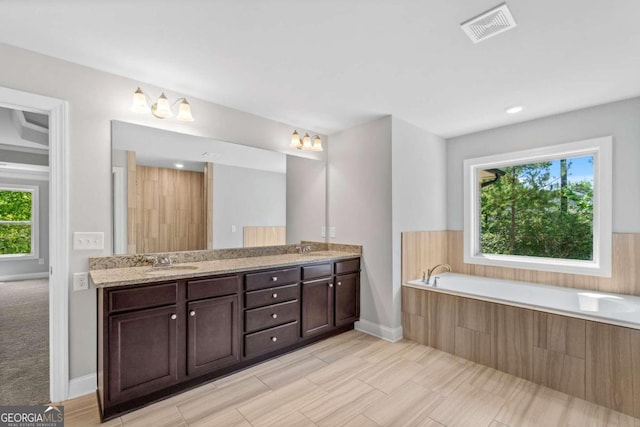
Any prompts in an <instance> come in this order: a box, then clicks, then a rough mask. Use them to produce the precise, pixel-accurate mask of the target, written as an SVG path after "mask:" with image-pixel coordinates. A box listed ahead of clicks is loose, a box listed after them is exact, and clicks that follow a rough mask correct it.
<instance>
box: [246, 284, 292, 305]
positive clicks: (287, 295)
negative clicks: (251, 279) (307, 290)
mask: <svg viewBox="0 0 640 427" xmlns="http://www.w3.org/2000/svg"><path fill="white" fill-rule="evenodd" d="M299 295H300V289H299V287H298V284H295V285H287V286H279V287H277V288H269V289H262V290H260V291H251V292H247V293H246V295H245V300H244V306H245V308H256V307H262V306H263V305H269V304H276V303H279V302H285V301H291V300H294V299H298V297H299Z"/></svg>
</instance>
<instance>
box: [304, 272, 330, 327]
mask: <svg viewBox="0 0 640 427" xmlns="http://www.w3.org/2000/svg"><path fill="white" fill-rule="evenodd" d="M332 328H333V281H332V279H325V280H316V281H313V282H304V283H303V284H302V336H303V337H308V336H313V335H317V334H321V333H324V332H327V331H329V330H330V329H332Z"/></svg>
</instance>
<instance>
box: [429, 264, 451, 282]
mask: <svg viewBox="0 0 640 427" xmlns="http://www.w3.org/2000/svg"><path fill="white" fill-rule="evenodd" d="M438 269H443V270H446V271H447V272H449V273H450V272H451V266H450V265H449V264H438V265H436V266H435V267H433V268H430V269H427V274H426V275H425V273H424V272H423V273H422V281H423V282H424V283H426V284H427V285H428V284H429V281H430V280H431V276H433V275H434V274H435V273H436V271H437V270H438ZM436 279H437V278H436ZM435 284H436V282H435V281H434V285H435Z"/></svg>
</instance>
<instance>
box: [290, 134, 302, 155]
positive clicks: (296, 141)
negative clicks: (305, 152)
mask: <svg viewBox="0 0 640 427" xmlns="http://www.w3.org/2000/svg"><path fill="white" fill-rule="evenodd" d="M291 147H292V148H297V149H298V150H299V149H301V148H302V142H300V135H298V131H297V130H294V131H293V134H292V135H291Z"/></svg>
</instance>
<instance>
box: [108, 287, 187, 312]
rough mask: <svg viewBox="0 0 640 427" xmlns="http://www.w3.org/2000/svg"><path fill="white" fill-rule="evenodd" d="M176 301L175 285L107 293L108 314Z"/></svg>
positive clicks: (176, 288)
mask: <svg viewBox="0 0 640 427" xmlns="http://www.w3.org/2000/svg"><path fill="white" fill-rule="evenodd" d="M177 299H178V284H177V283H165V284H162V285H150V286H136V287H135V288H131V289H118V290H113V291H109V312H110V313H112V312H115V311H124V310H135V309H138V308H152V307H159V306H161V305H169V304H175V303H176V301H177Z"/></svg>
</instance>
